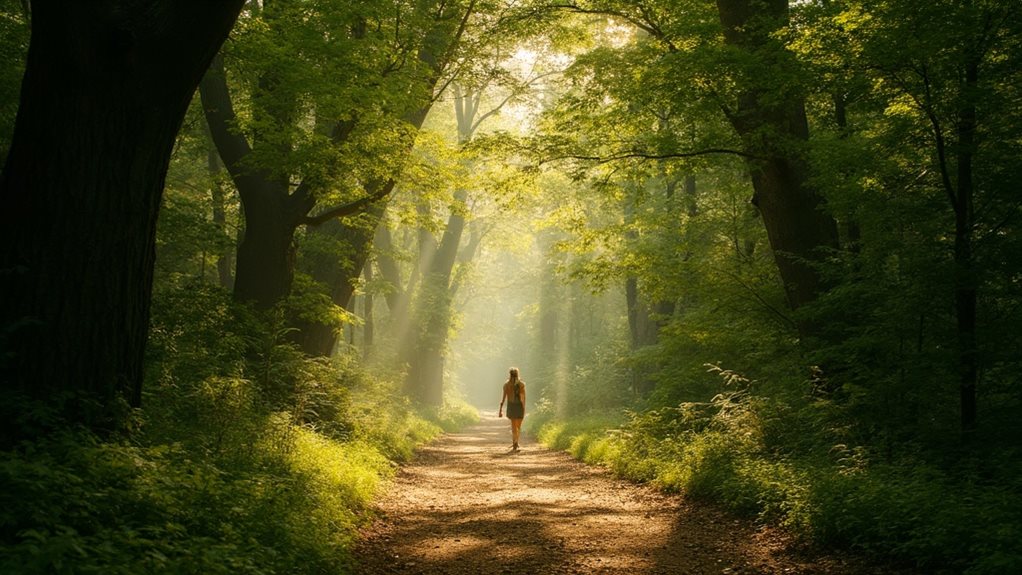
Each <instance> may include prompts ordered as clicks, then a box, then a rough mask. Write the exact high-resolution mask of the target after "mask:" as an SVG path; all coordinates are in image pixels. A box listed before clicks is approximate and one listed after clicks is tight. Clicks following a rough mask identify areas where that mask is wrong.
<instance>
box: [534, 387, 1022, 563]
mask: <svg viewBox="0 0 1022 575" xmlns="http://www.w3.org/2000/svg"><path fill="white" fill-rule="evenodd" d="M725 375H729V376H731V375H733V374H727V373H725ZM806 409H811V408H806ZM603 413H607V411H606V410H604V412H603ZM799 419H800V418H799V416H798V414H793V413H792V406H788V405H782V404H780V403H779V402H777V401H776V400H774V401H768V400H766V399H765V398H762V397H757V396H755V395H753V394H751V393H749V391H748V389H747V388H746V389H731V390H729V391H726V392H724V393H721V394H719V395H717V396H716V397H715V398H714V399H713V401H711V402H707V403H683V404H680V405H678V406H676V407H667V408H658V409H646V410H644V411H641V412H637V413H628V412H621V413H620V414H619V416H617V417H615V416H608V415H601V416H599V417H594V416H572V417H568V418H564V419H556V418H554V417H553V416H552V415H551V414H549V413H548V414H541V415H540V416H539V417H534V418H533V421H532V431H533V433H535V435H536V436H537V437H538V438H539V440H540V441H541V442H542V443H544V444H545V445H548V446H550V447H553V448H557V449H564V450H567V451H568V452H570V453H571V454H572V455H573V456H575V457H576V458H578V459H580V460H582V461H585V462H588V463H592V464H597V465H603V466H606V467H608V468H610V469H612V470H613V471H614V472H615V473H617V474H619V475H621V476H623V477H627V478H630V479H633V480H636V481H641V482H649V483H652V484H654V485H656V486H658V487H660V488H662V489H664V490H667V491H673V492H680V493H684V494H685V495H687V496H689V497H692V498H696V499H703V500H708V501H713V502H716V503H718V504H720V505H721V506H723V507H725V508H727V509H728V510H730V511H732V512H734V513H737V514H740V515H744V516H749V517H753V518H755V519H757V520H759V521H763V522H768V523H772V524H776V525H781V526H784V527H785V528H787V529H789V530H790V531H791V532H793V533H794V534H796V535H797V536H799V537H801V538H802V539H803V540H804V541H806V542H810V543H814V544H821V545H827V546H834V547H843V548H848V549H853V550H856V551H859V552H862V553H864V554H868V555H870V556H873V557H875V558H880V559H882V560H886V561H891V562H894V563H901V564H906V565H914V566H918V567H921V568H923V569H924V570H926V571H927V572H935V573H936V572H940V573H969V574H975V575H980V574H982V575H995V574H1003V573H1019V572H1022V497H1020V495H1022V481H1020V480H1019V479H1018V478H1019V477H1020V476H1022V474H1019V473H1018V472H1019V471H1020V470H1019V469H1017V465H1015V467H1016V468H1015V469H1012V468H1011V467H1012V464H1011V463H1008V462H1010V461H1013V460H1014V458H1013V457H1010V455H1011V454H1005V457H1004V458H1003V459H998V458H996V457H994V458H993V459H992V460H993V461H994V463H993V464H989V463H988V464H981V463H979V461H978V460H970V459H968V458H964V459H963V461H962V462H961V464H960V465H959V466H958V467H957V468H954V469H948V468H946V467H943V466H938V465H936V464H934V463H931V462H927V461H925V460H924V459H922V458H915V457H911V456H910V455H902V456H901V457H899V458H884V457H879V456H876V454H875V453H873V452H872V451H871V450H870V449H869V448H867V447H862V446H860V447H850V446H847V445H836V446H834V445H831V446H830V448H828V449H821V448H815V449H806V448H805V447H804V446H799V447H798V448H794V449H793V448H792V446H791V445H790V444H785V443H784V441H782V440H784V439H786V438H789V437H790V436H791V435H793V430H792V429H791V426H792V425H797V424H796V423H795V422H798V421H799ZM802 419H803V420H810V419H811V417H809V416H806V417H802ZM802 431H805V432H806V433H812V434H815V438H814V439H815V441H816V442H817V443H822V438H825V436H826V434H825V433H823V432H822V431H820V430H812V429H803V430H802ZM800 441H803V442H809V441H808V440H806V438H804V437H803V438H801V439H800ZM987 460H988V461H989V460H990V458H989V457H988V458H987Z"/></svg>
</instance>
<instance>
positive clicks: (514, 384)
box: [497, 367, 525, 451]
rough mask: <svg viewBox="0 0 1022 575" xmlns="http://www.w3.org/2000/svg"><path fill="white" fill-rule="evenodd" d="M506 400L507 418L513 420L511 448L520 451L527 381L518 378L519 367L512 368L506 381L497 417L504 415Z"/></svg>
mask: <svg viewBox="0 0 1022 575" xmlns="http://www.w3.org/2000/svg"><path fill="white" fill-rule="evenodd" d="M504 400H507V418H508V419H510V420H511V441H512V445H511V449H514V450H515V451H518V437H519V436H520V435H521V433H522V420H523V419H525V382H524V381H522V380H521V379H518V368H517V367H512V368H511V374H510V376H509V377H508V378H507V381H506V382H505V383H504V395H503V396H501V398H500V409H499V410H497V417H503V416H504Z"/></svg>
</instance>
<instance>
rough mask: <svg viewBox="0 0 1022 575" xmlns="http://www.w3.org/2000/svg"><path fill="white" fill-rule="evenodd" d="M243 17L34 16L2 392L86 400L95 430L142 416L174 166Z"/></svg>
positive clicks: (3, 272)
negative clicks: (165, 196) (202, 93)
mask: <svg viewBox="0 0 1022 575" xmlns="http://www.w3.org/2000/svg"><path fill="white" fill-rule="evenodd" d="M241 5H242V1H241V0H230V1H220V2H205V1H202V2H200V1H195V0H193V1H179V0H175V1H151V2H106V3H103V4H101V5H95V4H94V3H74V2H72V3H65V2H59V3H58V2H33V3H32V40H31V45H30V48H29V53H28V59H27V65H26V70H25V77H24V81H23V84H22V92H21V103H20V108H19V110H18V117H17V121H16V126H15V133H14V137H13V142H12V146H11V150H10V154H9V157H8V159H7V163H6V167H5V170H4V173H3V176H2V180H0V202H2V205H3V210H0V213H2V216H0V246H2V247H0V249H2V255H0V325H2V327H0V338H2V342H0V345H2V346H3V354H2V356H3V359H2V360H0V362H2V363H0V369H2V375H0V381H2V385H3V387H4V389H5V391H8V392H14V393H20V394H22V395H24V396H27V397H29V398H34V399H41V400H50V399H55V400H70V399H72V398H73V399H75V401H65V404H64V405H63V406H62V408H61V410H62V412H63V413H62V415H64V416H66V417H67V418H69V419H70V420H71V421H72V422H78V423H82V424H85V425H87V426H89V427H92V428H94V429H108V428H110V427H113V426H116V425H118V423H119V420H120V417H121V414H123V412H124V410H123V409H121V408H119V407H118V406H119V405H131V406H137V405H139V404H140V401H141V390H142V359H143V351H144V348H145V342H146V335H147V331H148V327H149V303H150V297H151V288H152V280H153V261H154V254H155V232H156V218H157V213H158V210H159V206H160V200H161V196H162V193H163V186H164V180H165V177H166V174H167V168H168V164H169V161H170V153H171V150H172V147H173V145H174V141H175V138H176V136H177V132H178V129H179V127H180V125H181V122H182V119H183V117H184V113H185V111H186V109H187V107H188V103H189V101H190V100H191V97H192V94H193V93H194V91H195V87H196V85H197V84H198V82H199V79H200V78H201V77H202V74H203V72H204V71H205V70H206V68H207V67H208V65H209V62H210V60H211V59H212V58H213V55H214V54H215V53H216V52H217V50H218V49H219V47H220V45H221V44H222V43H223V41H224V39H225V38H226V37H227V33H228V32H229V30H230V28H231V26H232V25H233V23H234V20H235V19H236V18H237V16H238V13H239V12H240V10H241ZM5 422H6V423H5V426H7V425H8V424H10V425H11V426H13V425H16V423H14V422H12V421H11V420H10V419H9V418H5ZM15 433H18V434H20V435H26V434H30V433H31V431H29V430H26V429H22V430H19V431H17V432H15Z"/></svg>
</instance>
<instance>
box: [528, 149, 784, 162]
mask: <svg viewBox="0 0 1022 575" xmlns="http://www.w3.org/2000/svg"><path fill="white" fill-rule="evenodd" d="M712 155H731V156H741V157H743V158H753V159H759V160H762V159H765V158H763V157H762V156H757V155H755V154H750V153H748V152H743V151H741V150H731V149H728V148H707V149H705V150H694V151H691V152H671V153H668V154H650V153H647V152H639V151H634V152H617V153H614V154H611V155H609V156H584V155H581V154H565V155H563V156H556V157H553V158H546V159H543V160H541V161H540V162H539V165H543V164H546V163H549V162H556V161H558V160H583V161H587V162H594V163H596V164H608V163H610V162H616V161H618V160H629V159H642V160H668V159H676V158H695V157H699V156H712Z"/></svg>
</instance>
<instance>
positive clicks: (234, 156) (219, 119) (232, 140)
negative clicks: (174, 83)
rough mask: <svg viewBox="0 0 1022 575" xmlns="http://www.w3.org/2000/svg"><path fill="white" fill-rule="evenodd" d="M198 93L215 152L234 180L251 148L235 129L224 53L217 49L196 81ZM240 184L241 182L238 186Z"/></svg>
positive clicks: (238, 177)
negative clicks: (218, 154) (204, 72)
mask: <svg viewBox="0 0 1022 575" xmlns="http://www.w3.org/2000/svg"><path fill="white" fill-rule="evenodd" d="M199 97H200V99H201V101H202V112H203V114H204V115H205V116H206V123H207V124H209V132H210V135H211V136H212V137H213V143H214V144H215V145H216V149H217V152H219V153H220V159H221V160H223V162H224V166H226V167H227V171H228V172H230V174H231V178H233V179H234V181H235V184H237V183H238V180H240V179H243V178H244V177H245V176H246V174H245V172H244V171H243V170H242V168H241V163H242V160H244V158H245V157H246V156H248V155H249V154H250V153H251V152H252V147H251V146H250V145H249V143H248V140H246V139H245V136H243V135H242V134H239V133H237V131H236V126H235V123H236V122H237V115H236V114H235V112H234V104H233V102H232V101H231V92H230V90H229V89H228V88H227V74H226V73H225V71H224V56H223V54H222V53H219V52H218V53H217V55H216V56H214V57H213V61H212V62H211V63H210V66H209V70H207V71H206V74H205V75H204V76H203V77H202V80H201V81H200V82H199ZM239 188H240V186H239Z"/></svg>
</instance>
